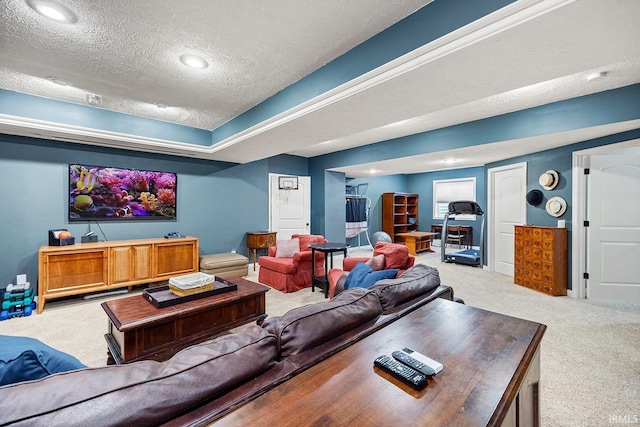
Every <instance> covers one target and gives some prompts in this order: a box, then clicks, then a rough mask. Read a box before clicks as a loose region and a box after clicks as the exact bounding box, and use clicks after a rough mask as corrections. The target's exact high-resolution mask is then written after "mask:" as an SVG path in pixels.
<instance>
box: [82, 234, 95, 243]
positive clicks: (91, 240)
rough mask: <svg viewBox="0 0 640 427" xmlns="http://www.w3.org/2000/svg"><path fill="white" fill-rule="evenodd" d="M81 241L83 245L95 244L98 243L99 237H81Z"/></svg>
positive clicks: (93, 235)
mask: <svg viewBox="0 0 640 427" xmlns="http://www.w3.org/2000/svg"><path fill="white" fill-rule="evenodd" d="M80 241H81V242H82V243H95V242H97V241H98V236H97V235H96V234H92V235H91V236H80Z"/></svg>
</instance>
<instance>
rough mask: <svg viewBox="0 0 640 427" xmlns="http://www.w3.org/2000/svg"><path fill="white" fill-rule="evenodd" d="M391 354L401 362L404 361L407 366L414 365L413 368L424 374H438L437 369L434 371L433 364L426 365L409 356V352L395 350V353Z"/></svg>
mask: <svg viewBox="0 0 640 427" xmlns="http://www.w3.org/2000/svg"><path fill="white" fill-rule="evenodd" d="M391 355H392V356H393V358H394V359H396V360H399V361H400V362H402V363H404V364H405V365H407V366H410V367H412V368H413V369H415V370H416V371H418V372H420V373H422V374H425V375H428V376H432V375H435V374H436V371H434V370H433V368H432V367H431V366H428V365H425V364H424V363H422V362H420V361H419V360H416V359H414V358H413V357H411V356H409V355H408V354H407V353H403V352H401V351H394V352H393V353H391Z"/></svg>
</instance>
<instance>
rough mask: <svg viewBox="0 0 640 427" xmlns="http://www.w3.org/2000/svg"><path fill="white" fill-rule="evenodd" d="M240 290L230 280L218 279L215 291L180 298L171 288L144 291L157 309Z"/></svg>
mask: <svg viewBox="0 0 640 427" xmlns="http://www.w3.org/2000/svg"><path fill="white" fill-rule="evenodd" d="M236 289H238V285H236V284H235V283H233V282H230V281H228V280H225V279H222V278H219V277H216V280H215V282H214V285H213V289H211V290H210V291H204V292H199V293H197V294H193V295H185V296H178V295H176V294H174V293H173V292H171V290H170V289H169V286H156V287H153V288H147V289H145V290H144V291H142V293H143V296H144V298H145V299H146V300H147V301H149V302H150V303H151V304H153V305H154V306H155V307H156V308H164V307H170V306H172V305H176V304H181V303H183V302H188V301H194V300H197V299H200V298H206V297H210V296H213V295H218V294H223V293H225V292H231V291H235V290H236Z"/></svg>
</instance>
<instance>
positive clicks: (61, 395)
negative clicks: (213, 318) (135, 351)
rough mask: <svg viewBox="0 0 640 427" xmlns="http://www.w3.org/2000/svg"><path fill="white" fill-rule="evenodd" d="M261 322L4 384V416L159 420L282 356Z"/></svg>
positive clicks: (51, 420) (36, 420)
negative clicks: (130, 358)
mask: <svg viewBox="0 0 640 427" xmlns="http://www.w3.org/2000/svg"><path fill="white" fill-rule="evenodd" d="M276 355H277V345H276V338H275V337H274V336H273V335H270V334H269V333H267V331H265V330H264V329H262V328H260V327H259V326H255V325H254V326H251V327H249V328H247V329H245V330H244V331H243V332H242V333H238V334H231V335H225V336H222V337H220V338H217V339H215V340H213V341H208V342H205V343H201V344H198V345H194V346H192V347H188V348H186V349H185V350H182V351H180V352H179V353H177V354H176V355H174V356H173V357H172V358H171V359H169V360H167V361H166V362H162V363H160V362H155V361H143V362H136V363H131V364H128V365H120V366H107V367H103V368H88V369H81V370H78V371H72V372H66V373H61V374H55V375H51V376H48V377H46V378H43V379H41V380H37V381H29V382H25V383H19V384H12V385H8V386H5V387H0V394H1V395H2V399H0V411H1V412H0V414H2V415H0V419H1V420H2V422H3V423H4V422H6V423H7V424H12V423H16V424H18V425H34V424H37V425H60V424H73V425H87V426H88V425H96V424H99V425H101V426H123V425H136V426H145V425H159V424H161V423H162V422H164V421H167V420H169V419H171V418H172V417H174V416H175V415H176V414H179V413H180V412H181V411H184V410H186V409H188V408H190V407H192V406H193V405H196V404H198V403H199V402H202V401H204V400H206V399H211V398H212V397H215V396H217V395H221V394H223V393H226V392H228V391H229V390H231V389H232V388H234V387H235V386H237V385H238V384H240V383H243V382H245V381H247V380H249V379H252V378H255V377H256V376H258V375H260V374H261V373H262V372H264V371H266V370H267V369H269V368H270V367H271V366H272V365H273V364H274V363H275V360H276Z"/></svg>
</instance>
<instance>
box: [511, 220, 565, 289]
mask: <svg viewBox="0 0 640 427" xmlns="http://www.w3.org/2000/svg"><path fill="white" fill-rule="evenodd" d="M513 281H514V283H516V284H518V285H521V286H525V287H527V288H530V289H533V290H536V291H540V292H544V293H546V294H549V295H556V296H557V295H567V229H566V228H555V227H542V226H535V225H516V226H515V239H514V267H513Z"/></svg>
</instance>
